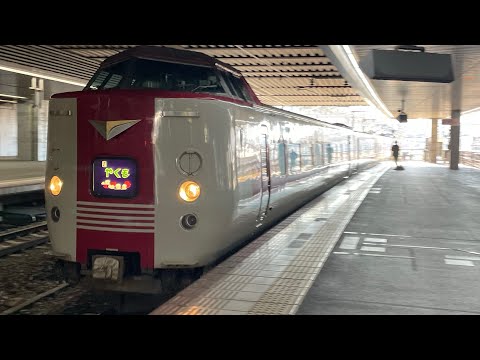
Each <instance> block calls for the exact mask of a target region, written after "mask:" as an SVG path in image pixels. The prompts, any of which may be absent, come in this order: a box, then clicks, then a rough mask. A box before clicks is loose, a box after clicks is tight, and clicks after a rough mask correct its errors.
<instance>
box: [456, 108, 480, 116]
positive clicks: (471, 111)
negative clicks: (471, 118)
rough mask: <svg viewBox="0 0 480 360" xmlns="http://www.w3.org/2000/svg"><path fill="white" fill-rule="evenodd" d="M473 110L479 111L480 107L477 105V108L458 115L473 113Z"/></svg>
mask: <svg viewBox="0 0 480 360" xmlns="http://www.w3.org/2000/svg"><path fill="white" fill-rule="evenodd" d="M475 111H480V107H477V108H475V109H472V110H467V111H464V112H462V113H460V115H467V114H470V113H473V112H475Z"/></svg>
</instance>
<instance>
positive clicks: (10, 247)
mask: <svg viewBox="0 0 480 360" xmlns="http://www.w3.org/2000/svg"><path fill="white" fill-rule="evenodd" d="M47 241H48V231H47V222H46V221H39V222H36V223H33V224H29V225H24V226H18V227H15V228H13V229H7V230H3V231H0V257H3V256H6V255H10V254H13V253H16V252H19V251H23V250H25V249H28V248H32V247H35V246H38V245H41V244H44V243H46V242H47Z"/></svg>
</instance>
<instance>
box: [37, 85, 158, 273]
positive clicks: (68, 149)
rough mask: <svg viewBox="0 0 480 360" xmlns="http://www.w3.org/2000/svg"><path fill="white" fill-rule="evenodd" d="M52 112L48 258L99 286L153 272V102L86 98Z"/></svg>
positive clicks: (58, 103) (95, 94) (130, 96)
mask: <svg viewBox="0 0 480 360" xmlns="http://www.w3.org/2000/svg"><path fill="white" fill-rule="evenodd" d="M51 110H52V111H53V113H58V114H61V116H60V115H59V116H56V117H52V116H51V118H50V122H49V145H48V151H49V161H48V163H47V179H48V180H47V184H46V188H45V192H46V197H47V207H48V211H49V214H50V216H49V230H50V233H51V237H52V243H53V244H54V250H56V251H57V252H58V253H59V254H63V255H64V257H65V258H66V259H67V260H68V261H70V262H74V263H77V264H80V265H81V266H82V268H84V269H87V270H91V271H92V274H93V276H94V277H95V278H98V279H101V278H103V279H109V280H116V281H120V280H121V278H122V277H124V276H125V275H139V274H141V273H143V272H145V271H147V272H148V271H151V270H153V266H154V231H155V206H154V183H153V181H154V178H155V176H154V173H153V172H154V170H153V169H154V166H153V145H152V142H151V141H149V139H151V136H152V126H153V125H152V124H153V120H154V98H153V97H151V96H145V94H138V93H132V92H128V91H127V92H125V91H121V90H119V91H86V92H78V93H70V94H67V95H65V98H60V97H59V98H55V99H53V100H52V103H51ZM52 111H51V113H52ZM54 176H56V177H57V178H54ZM50 179H51V180H50Z"/></svg>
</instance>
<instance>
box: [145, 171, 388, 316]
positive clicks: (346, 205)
mask: <svg viewBox="0 0 480 360" xmlns="http://www.w3.org/2000/svg"><path fill="white" fill-rule="evenodd" d="M388 168H389V166H388V165H387V164H380V165H378V166H376V167H374V168H372V169H369V170H367V171H364V172H362V173H360V174H358V175H356V176H354V177H352V178H351V179H349V180H347V181H345V182H343V183H342V184H339V185H337V186H336V187H335V188H333V189H331V190H329V191H328V192H326V193H324V194H323V195H322V196H321V197H319V198H317V199H316V200H314V201H312V202H310V203H309V204H308V205H307V206H305V207H304V208H302V209H301V210H299V211H297V212H296V213H294V214H292V215H291V216H290V217H289V218H287V219H285V220H284V221H282V222H281V223H280V224H278V225H277V226H276V227H274V228H272V229H271V230H269V231H267V232H266V233H264V234H263V235H262V236H260V237H259V238H258V239H256V240H255V241H253V242H251V243H250V244H248V245H247V246H245V247H244V248H243V249H241V250H240V251H238V252H237V253H236V254H234V255H232V256H231V257H230V258H228V259H227V260H225V261H224V262H222V263H221V264H219V265H218V266H217V267H215V268H214V269H212V270H211V271H209V272H208V273H207V274H206V275H204V276H203V277H202V278H200V279H199V280H197V281H196V282H195V283H193V284H192V285H190V286H189V287H187V288H186V289H184V290H183V291H181V292H180V293H178V294H177V295H176V296H174V297H173V298H171V299H170V300H169V301H168V302H166V303H164V304H163V305H162V306H160V307H159V308H157V309H156V310H154V311H153V312H152V313H151V314H152V315H167V314H172V315H182V314H186V315H230V314H232V315H233V314H238V315H247V314H252V315H267V314H271V315H288V314H295V313H296V312H297V310H298V307H299V305H300V304H301V302H302V301H303V298H304V297H305V295H306V294H307V292H308V290H309V289H310V287H311V286H312V284H313V282H314V280H315V278H316V277H317V275H318V273H319V272H320V270H321V269H322V267H323V265H324V263H325V261H326V260H327V258H328V256H329V254H330V252H331V251H332V249H333V247H334V246H335V244H336V242H337V241H338V239H339V238H340V237H341V235H342V233H343V231H344V229H345V227H346V226H347V224H348V223H349V222H350V219H351V218H352V217H353V215H354V214H355V212H356V210H357V208H358V207H359V206H360V204H361V203H362V201H363V199H364V198H365V196H366V195H367V193H368V192H369V190H370V188H371V187H372V186H373V185H374V184H375V183H376V181H377V180H378V179H379V178H380V177H381V176H382V175H383V174H384V173H385V171H386V170H387V169H388Z"/></svg>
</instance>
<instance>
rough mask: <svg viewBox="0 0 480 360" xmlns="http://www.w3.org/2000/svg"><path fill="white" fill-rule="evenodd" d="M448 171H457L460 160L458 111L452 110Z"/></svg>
mask: <svg viewBox="0 0 480 360" xmlns="http://www.w3.org/2000/svg"><path fill="white" fill-rule="evenodd" d="M449 149H450V169H452V170H458V163H459V160H460V110H452V125H451V126H450V145H449Z"/></svg>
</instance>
